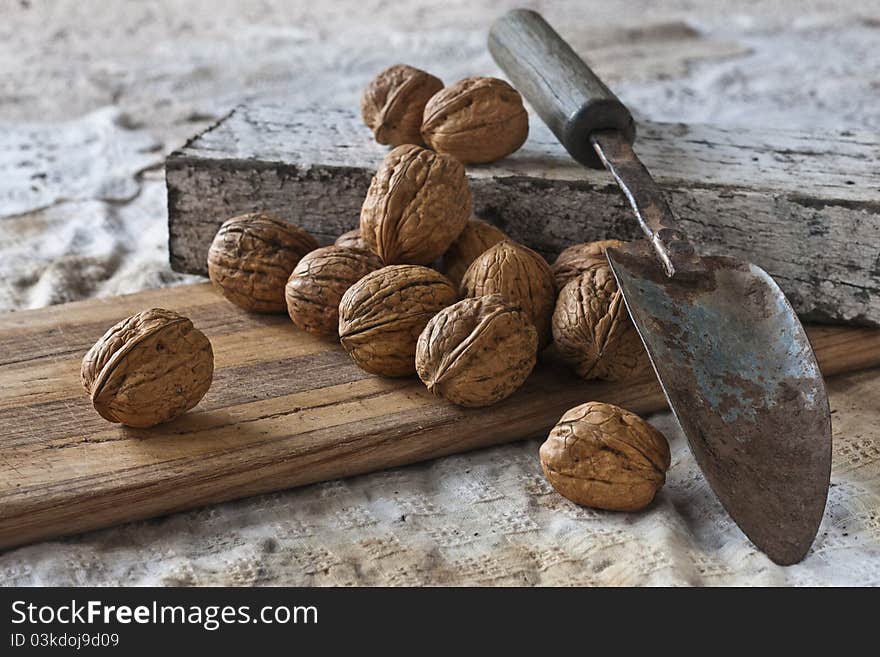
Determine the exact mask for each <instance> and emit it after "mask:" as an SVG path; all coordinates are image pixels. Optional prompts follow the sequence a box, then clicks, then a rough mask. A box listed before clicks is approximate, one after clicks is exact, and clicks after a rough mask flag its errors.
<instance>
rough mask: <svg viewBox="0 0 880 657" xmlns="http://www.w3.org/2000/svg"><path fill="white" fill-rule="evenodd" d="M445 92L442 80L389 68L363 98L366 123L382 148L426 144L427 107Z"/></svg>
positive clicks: (407, 69) (417, 71) (404, 68)
mask: <svg viewBox="0 0 880 657" xmlns="http://www.w3.org/2000/svg"><path fill="white" fill-rule="evenodd" d="M442 88H443V82H442V80H440V79H439V78H436V77H434V76H433V75H431V74H430V73H426V72H425V71H422V70H420V69H417V68H413V67H412V66H406V65H405V64H397V65H396V66H392V67H390V68H386V69H385V70H384V71H382V72H381V73H379V75H377V76H376V77H375V78H373V80H372V81H371V82H370V84H369V85H367V88H366V89H365V90H364V95H363V96H362V97H361V115H362V116H363V117H364V123H366V124H367V127H369V128H370V130H372V131H373V136H374V137H375V139H376V141H377V142H379V143H380V144H390V145H391V146H400V145H401V144H422V143H424V142H423V141H422V135H421V127H422V113H423V112H424V110H425V104H426V103H427V102H428V99H429V98H430V97H431V96H433V95H434V94H435V93H437V92H438V91H440V90H441V89H442Z"/></svg>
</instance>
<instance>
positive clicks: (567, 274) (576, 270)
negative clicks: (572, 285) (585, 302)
mask: <svg viewBox="0 0 880 657" xmlns="http://www.w3.org/2000/svg"><path fill="white" fill-rule="evenodd" d="M624 244H625V242H621V241H620V240H600V241H598V242H586V243H584V244H575V245H574V246H570V247H568V248H567V249H565V250H564V251H563V252H562V253H560V254H559V255H558V256H557V258H556V261H555V262H554V263H553V266H552V267H551V270H552V271H553V277H554V278H555V279H556V289H558V290H561V289H562V288H564V287H565V284H566V283H568V282H569V281H570V280H571V279H573V278H577V277H578V276H580V275H581V274H583V273H584V272H585V271H589V270H590V269H595V268H596V267H607V266H608V259H607V258H606V257H605V249H607V248H610V247H616V246H623V245H624Z"/></svg>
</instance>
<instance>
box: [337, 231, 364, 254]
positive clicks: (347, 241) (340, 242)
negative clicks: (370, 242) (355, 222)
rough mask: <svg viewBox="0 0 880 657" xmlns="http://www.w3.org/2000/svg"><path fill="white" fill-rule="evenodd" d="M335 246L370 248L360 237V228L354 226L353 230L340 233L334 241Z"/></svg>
mask: <svg viewBox="0 0 880 657" xmlns="http://www.w3.org/2000/svg"><path fill="white" fill-rule="evenodd" d="M334 244H335V245H336V246H349V247H352V248H355V249H367V250H368V251H369V250H370V248H369V247H368V246H367V243H366V242H364V241H363V240H362V239H361V229H360V228H355V229H354V230H350V231H348V232H347V233H342V235H340V236H339V237H337V238H336V241H335V242H334Z"/></svg>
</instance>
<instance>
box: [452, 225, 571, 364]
mask: <svg viewBox="0 0 880 657" xmlns="http://www.w3.org/2000/svg"><path fill="white" fill-rule="evenodd" d="M487 294H500V295H502V296H503V297H504V298H506V299H507V300H508V301H510V302H512V303H514V304H515V305H518V306H520V307H521V308H522V309H523V310H524V311H525V312H526V315H528V317H529V319H531V320H532V323H533V324H534V325H535V328H536V329H538V346H539V347H545V346H547V344H549V342H550V336H551V330H550V319H551V317H552V316H553V306H554V304H555V303H556V288H555V286H554V283H553V274H552V273H550V265H548V264H547V261H546V260H544V258H542V257H541V255H540V254H538V253H535V252H534V251H532V250H531V249H530V248H528V247H525V246H523V245H522V244H517V243H516V242H511V241H509V240H505V241H503V242H499V243H498V244H496V245H495V246H493V247H491V248H490V249H488V250H487V251H485V252H484V253H483V254H482V255H480V256H479V257H478V258H477V259H476V260H474V261H473V262H472V263H471V266H470V267H468V269H467V271H466V272H465V273H464V277H463V278H462V279H461V295H462V296H464V297H481V296H485V295H487Z"/></svg>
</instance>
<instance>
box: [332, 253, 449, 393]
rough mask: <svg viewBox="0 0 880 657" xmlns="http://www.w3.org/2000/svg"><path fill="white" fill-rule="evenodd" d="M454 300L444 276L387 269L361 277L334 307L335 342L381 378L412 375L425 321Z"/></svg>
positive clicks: (424, 269) (395, 267) (419, 269)
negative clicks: (336, 326) (336, 335)
mask: <svg viewBox="0 0 880 657" xmlns="http://www.w3.org/2000/svg"><path fill="white" fill-rule="evenodd" d="M457 298H458V296H457V294H456V291H455V286H454V285H453V284H452V283H451V282H450V281H449V279H448V278H446V277H445V276H444V275H443V274H441V273H439V272H436V271H434V270H433V269H428V268H427V267H420V266H418V265H391V266H389V267H384V268H382V269H380V270H378V271H374V272H372V273H370V274H367V275H366V276H364V277H363V278H362V279H361V280H359V281H358V282H357V283H355V284H354V285H352V286H351V287H350V288H348V291H347V292H346V293H345V294H344V295H343V297H342V301H340V302H339V339H340V342H342V346H343V347H345V350H346V351H347V352H348V353H349V355H350V356H351V357H352V358H353V359H354V361H355V362H356V363H357V364H358V365H359V366H360V367H361V368H362V369H364V370H366V371H367V372H371V373H372V374H379V375H381V376H407V375H410V374H415V371H416V366H415V353H416V342H417V341H418V339H419V334H420V333H421V332H422V329H424V328H425V325H426V324H427V323H428V320H430V319H431V317H433V316H434V315H436V314H437V313H438V312H439V311H441V310H442V309H443V308H445V307H446V306H448V305H450V304H452V303H455V301H456V299H457Z"/></svg>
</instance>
